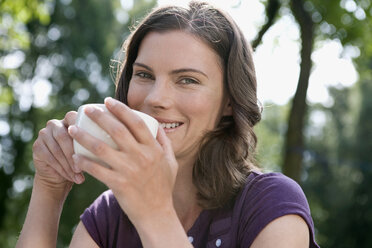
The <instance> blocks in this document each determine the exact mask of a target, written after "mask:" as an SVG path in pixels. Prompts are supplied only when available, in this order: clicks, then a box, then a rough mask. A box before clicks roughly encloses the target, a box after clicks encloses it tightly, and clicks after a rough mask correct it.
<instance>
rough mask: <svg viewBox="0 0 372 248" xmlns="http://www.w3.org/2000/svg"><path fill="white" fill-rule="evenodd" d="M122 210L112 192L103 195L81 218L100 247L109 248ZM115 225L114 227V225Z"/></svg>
mask: <svg viewBox="0 0 372 248" xmlns="http://www.w3.org/2000/svg"><path fill="white" fill-rule="evenodd" d="M120 212H121V208H120V206H119V204H118V202H117V201H116V198H115V197H114V195H113V193H112V192H111V190H108V191H105V192H104V193H102V194H101V195H100V196H99V197H98V198H97V199H96V200H95V201H94V202H93V203H92V204H91V205H90V206H89V207H88V208H87V209H85V211H84V212H83V214H82V215H81V216H80V220H81V221H82V223H83V224H84V226H85V228H86V230H87V231H88V233H89V235H90V236H91V237H92V239H93V240H94V241H95V242H96V243H97V245H98V246H99V247H109V246H110V244H111V243H112V242H111V241H112V238H113V237H111V236H112V235H113V234H114V233H115V230H112V229H114V228H115V226H116V225H115V224H114V223H116V222H117V221H118V220H119V219H120ZM113 224H114V225H113Z"/></svg>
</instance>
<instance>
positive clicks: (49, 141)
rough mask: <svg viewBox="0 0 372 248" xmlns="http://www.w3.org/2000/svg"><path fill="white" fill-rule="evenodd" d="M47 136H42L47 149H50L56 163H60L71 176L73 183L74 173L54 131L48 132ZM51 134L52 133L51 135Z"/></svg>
mask: <svg viewBox="0 0 372 248" xmlns="http://www.w3.org/2000/svg"><path fill="white" fill-rule="evenodd" d="M46 130H47V131H46V132H48V134H47V135H41V139H42V140H43V142H44V143H45V145H46V147H47V148H48V150H49V152H50V154H51V155H52V156H53V157H54V158H55V160H56V161H58V164H60V165H61V166H62V168H63V170H64V171H65V172H66V173H67V175H69V178H70V180H71V181H73V178H74V172H73V171H72V169H71V166H70V164H69V163H68V161H67V159H66V157H65V154H64V153H63V151H62V149H61V147H60V146H59V144H58V143H57V141H56V140H55V137H54V136H53V133H52V131H48V129H46ZM49 132H50V133H49Z"/></svg>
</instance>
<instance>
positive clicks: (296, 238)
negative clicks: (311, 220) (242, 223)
mask: <svg viewBox="0 0 372 248" xmlns="http://www.w3.org/2000/svg"><path fill="white" fill-rule="evenodd" d="M309 242H310V235H309V228H308V226H307V224H306V222H305V221H304V219H302V218H301V217H300V216H298V215H284V216H282V217H280V218H277V219H275V220H273V221H272V222H270V223H269V224H268V225H267V226H266V227H265V228H264V229H263V230H262V231H261V232H260V233H259V234H258V236H257V237H256V239H255V240H254V241H253V243H252V245H251V248H273V247H275V248H281V247H283V248H308V247H309Z"/></svg>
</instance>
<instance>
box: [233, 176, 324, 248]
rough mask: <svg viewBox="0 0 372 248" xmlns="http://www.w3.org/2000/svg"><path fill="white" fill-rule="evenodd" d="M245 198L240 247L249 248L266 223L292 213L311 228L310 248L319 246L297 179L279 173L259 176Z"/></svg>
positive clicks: (248, 186)
mask: <svg viewBox="0 0 372 248" xmlns="http://www.w3.org/2000/svg"><path fill="white" fill-rule="evenodd" d="M243 199H244V203H243V207H242V218H241V219H240V220H241V222H240V230H243V231H242V232H240V234H239V240H240V243H241V244H242V246H241V247H250V246H251V244H252V243H253V241H254V239H255V238H256V237H257V235H258V234H259V233H260V232H261V231H262V229H263V228H264V227H265V226H266V225H267V224H269V223H270V222H271V221H273V220H274V219H276V218H279V217H281V216H284V215H289V214H296V215H299V216H300V217H302V218H303V219H304V220H305V222H306V223H307V225H308V227H309V234H310V247H318V245H317V244H316V243H315V241H314V224H313V221H312V218H311V214H310V208H309V205H308V202H307V199H306V196H305V194H304V192H303V191H302V189H301V187H300V186H299V185H298V184H297V183H296V182H295V181H294V180H292V179H290V178H288V177H286V176H284V175H282V174H280V173H267V174H259V175H257V176H255V177H254V178H253V179H252V180H251V181H249V182H248V183H247V185H246V187H245V189H244V191H243Z"/></svg>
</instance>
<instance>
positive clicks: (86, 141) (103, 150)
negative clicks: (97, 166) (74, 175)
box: [68, 125, 125, 169]
mask: <svg viewBox="0 0 372 248" xmlns="http://www.w3.org/2000/svg"><path fill="white" fill-rule="evenodd" d="M68 132H69V134H70V135H71V137H72V138H73V139H75V140H76V141H77V142H78V143H79V144H80V145H82V146H83V147H85V148H86V149H88V150H89V151H90V152H92V153H93V154H94V155H96V156H97V157H98V158H99V159H100V160H102V161H103V162H105V163H106V164H108V165H110V166H111V167H112V168H114V169H115V168H116V167H117V166H118V164H117V163H118V161H119V160H120V161H125V158H124V155H123V154H122V153H119V152H118V151H117V150H115V149H113V148H111V147H110V146H109V145H108V144H106V143H105V142H103V141H101V140H99V139H97V138H96V137H93V136H92V135H90V134H89V133H87V132H85V131H84V130H82V129H81V128H79V127H77V126H75V125H72V126H70V127H69V128H68ZM118 157H120V159H118ZM74 162H75V165H76V161H74ZM101 166H102V165H101Z"/></svg>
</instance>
